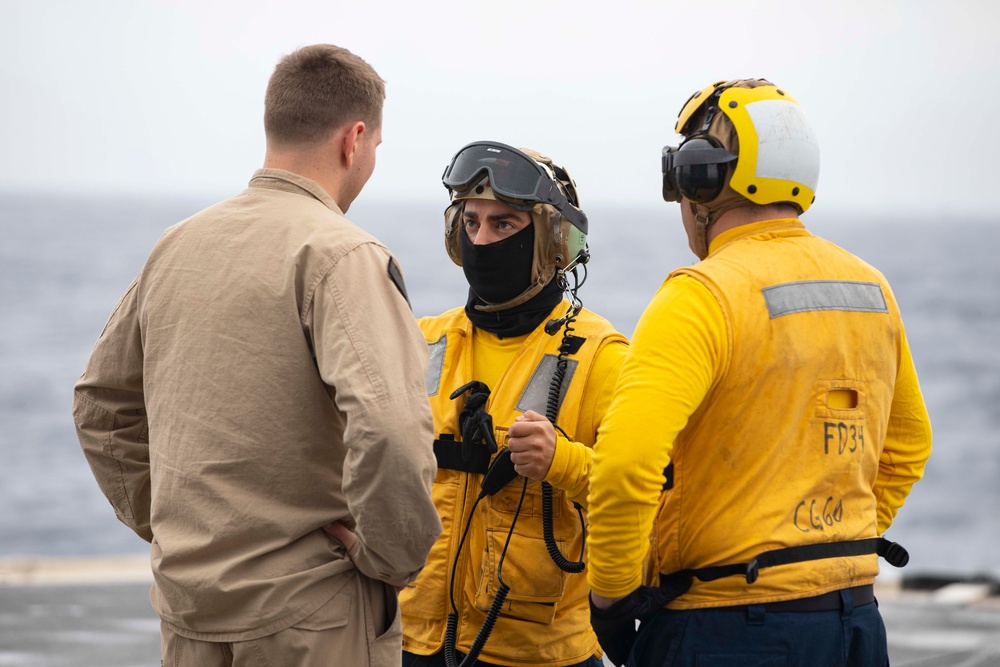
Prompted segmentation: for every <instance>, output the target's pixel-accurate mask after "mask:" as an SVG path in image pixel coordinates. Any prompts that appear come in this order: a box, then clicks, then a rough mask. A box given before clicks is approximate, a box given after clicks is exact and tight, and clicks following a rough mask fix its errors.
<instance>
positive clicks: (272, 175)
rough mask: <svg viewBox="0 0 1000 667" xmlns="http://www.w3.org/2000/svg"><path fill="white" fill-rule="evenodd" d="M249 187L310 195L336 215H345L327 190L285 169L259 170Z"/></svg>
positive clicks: (251, 179) (254, 174)
mask: <svg viewBox="0 0 1000 667" xmlns="http://www.w3.org/2000/svg"><path fill="white" fill-rule="evenodd" d="M249 186H250V187H251V188H270V189H271V190H281V191H282V192H291V193H294V194H300V195H308V196H311V197H313V198H315V199H318V200H319V201H321V202H323V205H324V206H326V207H327V208H328V209H330V210H331V211H333V212H334V213H337V214H338V215H344V212H343V211H341V210H340V206H338V205H337V202H335V201H333V197H331V196H330V195H329V194H327V192H326V190H324V189H323V188H322V187H320V184H319V183H317V182H316V181H314V180H312V179H309V178H306V177H305V176H299V175H298V174H296V173H294V172H291V171H285V170H284V169H258V170H257V171H255V172H254V173H253V176H252V177H251V178H250V184H249Z"/></svg>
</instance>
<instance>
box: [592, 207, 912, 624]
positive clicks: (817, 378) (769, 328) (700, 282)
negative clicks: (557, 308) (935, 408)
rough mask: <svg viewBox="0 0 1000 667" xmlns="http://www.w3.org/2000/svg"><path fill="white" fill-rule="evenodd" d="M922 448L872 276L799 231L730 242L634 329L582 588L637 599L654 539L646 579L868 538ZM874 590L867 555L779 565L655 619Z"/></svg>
mask: <svg viewBox="0 0 1000 667" xmlns="http://www.w3.org/2000/svg"><path fill="white" fill-rule="evenodd" d="M930 447H931V431H930V423H929V420H928V417H927V411H926V408H925V406H924V402H923V398H922V396H921V393H920V387H919V385H918V383H917V376H916V372H915V370H914V367H913V362H912V359H911V357H910V352H909V348H908V346H907V342H906V337H905V335H904V331H903V324H902V321H901V319H900V315H899V309H898V307H897V305H896V302H895V300H894V298H893V295H892V292H891V290H890V288H889V285H888V283H887V282H886V280H885V278H884V277H883V276H882V275H881V273H879V272H878V271H877V270H875V269H874V268H872V267H871V266H869V265H868V264H866V263H864V262H863V261H861V260H860V259H858V258H856V257H854V256H853V255H851V254H850V253H848V252H846V251H844V250H842V249H840V248H838V247H837V246H835V245H833V244H831V243H829V242H827V241H824V240H823V239H820V238H818V237H815V236H813V235H812V234H810V233H809V232H808V231H806V229H805V228H804V227H803V226H802V224H801V223H800V222H799V221H798V220H773V221H768V222H762V223H754V224H750V225H746V226H742V227H738V228H736V229H733V230H729V231H727V232H724V233H723V234H721V235H720V236H719V237H718V238H717V239H715V241H714V242H713V244H712V248H711V253H710V254H709V256H708V258H706V259H705V260H704V261H702V262H700V263H698V264H696V265H694V266H692V267H687V268H684V269H680V270H678V271H675V272H674V273H673V274H671V276H670V277H669V278H668V279H667V281H666V282H665V283H664V285H663V286H662V287H661V289H660V291H659V293H658V294H657V295H656V297H655V298H654V299H653V301H652V303H651V304H650V306H649V307H648V309H647V310H646V312H645V313H644V315H643V317H642V319H641V320H640V322H639V324H638V327H637V328H636V333H635V337H634V339H633V341H632V345H631V347H630V350H629V354H628V357H627V359H626V362H625V365H624V367H623V369H622V374H621V379H620V382H619V385H618V390H617V392H616V396H615V400H614V402H613V403H612V407H611V409H610V411H609V414H608V416H607V418H606V420H605V424H604V426H603V427H602V432H601V437H600V439H599V441H598V444H597V446H596V447H595V454H594V470H593V472H592V476H591V485H590V513H591V514H590V520H591V533H590V542H589V544H590V557H591V562H590V568H589V580H590V583H591V585H592V587H593V589H594V590H595V591H596V592H597V593H599V594H600V595H604V596H607V597H617V596H621V595H625V594H627V593H629V592H630V591H632V590H634V589H635V588H636V587H637V586H639V585H640V583H642V565H643V560H644V557H645V556H646V552H647V548H648V546H649V539H648V536H649V535H650V529H651V528H653V527H654V523H655V534H654V541H655V544H656V549H655V553H654V554H653V555H654V556H655V561H656V563H657V565H658V570H659V571H660V572H662V573H670V572H675V571H677V570H681V569H685V568H700V567H707V566H714V565H726V564H731V563H745V562H747V561H749V560H751V559H752V558H754V557H755V556H757V555H758V554H760V553H761V552H764V551H768V550H772V549H779V548H783V547H789V546H795V545H804V544H814V543H821V542H837V541H848V540H858V539H864V538H871V537H875V536H877V535H880V534H882V533H884V532H885V530H886V529H888V527H889V525H890V524H891V522H892V519H893V517H894V516H895V514H896V511H897V510H898V509H899V507H900V506H901V505H902V504H903V501H904V500H905V498H906V496H907V494H908V493H909V490H910V487H911V486H912V485H913V483H914V482H916V481H917V480H918V479H920V477H921V476H922V474H923V469H924V465H925V463H926V460H927V457H928V456H929V454H930ZM668 462H672V463H673V464H674V485H673V488H672V489H671V490H669V491H666V492H662V493H661V484H662V482H663V477H662V474H661V471H662V470H663V468H664V466H665V465H666V464H667V463H668ZM654 520H655V522H654ZM877 572H878V561H877V557H876V556H874V555H870V556H858V557H850V558H829V559H823V560H816V561H811V562H805V563H792V564H788V565H781V566H776V567H773V568H768V569H765V570H762V571H761V573H760V578H759V579H758V580H757V582H756V583H754V584H747V583H746V581H745V580H744V579H743V578H742V577H738V576H730V577H725V578H723V579H719V580H716V581H713V582H707V583H706V582H701V581H698V580H695V582H694V585H693V586H692V588H691V590H690V591H689V592H688V593H687V594H685V595H683V596H681V597H680V598H678V599H677V600H675V601H674V602H673V603H671V604H670V605H669V606H670V607H671V608H676V609H690V608H699V607H712V606H725V605H737V604H748V603H763V602H770V601H778V600H786V599H794V598H800V597H809V596H813V595H818V594H821V593H824V592H826V591H830V590H837V589H840V588H845V587H849V586H857V585H862V584H867V583H871V582H872V581H873V580H874V577H875V575H876V574H877ZM646 583H650V582H646Z"/></svg>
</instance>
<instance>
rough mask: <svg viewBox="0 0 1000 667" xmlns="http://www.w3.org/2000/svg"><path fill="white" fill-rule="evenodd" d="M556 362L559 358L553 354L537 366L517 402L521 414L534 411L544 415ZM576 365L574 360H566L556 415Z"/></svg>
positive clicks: (547, 355)
mask: <svg viewBox="0 0 1000 667" xmlns="http://www.w3.org/2000/svg"><path fill="white" fill-rule="evenodd" d="M558 360H559V358H558V357H557V356H556V355H554V354H546V355H545V357H544V358H543V359H542V362H541V363H540V364H538V368H536V369H535V372H534V373H532V375H531V381H529V382H528V386H527V387H525V388H524V392H523V393H522V394H521V398H519V399H518V401H517V409H518V410H520V411H521V412H527V411H528V410H534V411H535V412H537V413H539V414H542V415H544V414H545V409H546V406H547V405H548V402H549V387H551V386H552V376H553V375H555V373H556V362H557V361H558ZM577 363H578V362H577V360H576V359H567V360H566V375H565V376H564V377H563V381H562V388H561V389H560V391H559V405H558V406H557V410H556V414H558V407H561V406H562V402H563V399H564V398H565V397H566V390H567V389H569V383H570V382H572V381H573V373H574V372H576V366H577Z"/></svg>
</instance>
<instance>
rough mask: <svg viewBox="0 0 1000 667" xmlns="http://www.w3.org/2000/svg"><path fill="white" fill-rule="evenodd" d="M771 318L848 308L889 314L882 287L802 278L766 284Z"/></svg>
mask: <svg viewBox="0 0 1000 667" xmlns="http://www.w3.org/2000/svg"><path fill="white" fill-rule="evenodd" d="M762 291H763V292H764V300H765V301H766V302H767V312H769V313H770V314H771V319H774V318H776V317H781V316H782V315H789V314H791V313H804V312H808V311H810V310H851V311H860V312H865V313H888V312H889V309H888V307H886V304H885V295H883V294H882V286H881V285H879V284H878V283H861V282H854V281H849V280H802V281H799V282H794V283H783V284H781V285H772V286H771V287H765V288H764V289H763V290H762Z"/></svg>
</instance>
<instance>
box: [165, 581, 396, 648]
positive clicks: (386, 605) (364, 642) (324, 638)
mask: <svg viewBox="0 0 1000 667" xmlns="http://www.w3.org/2000/svg"><path fill="white" fill-rule="evenodd" d="M160 629H161V632H162V647H163V660H162V661H161V662H160V664H161V665H162V667H399V666H400V664H401V663H402V652H403V632H402V625H401V622H400V616H399V605H398V604H397V602H396V591H395V589H393V588H392V587H391V586H389V585H387V584H384V583H382V582H380V581H375V580H373V579H369V578H368V577H365V576H363V575H361V574H360V573H357V572H356V573H355V576H354V577H353V580H352V581H351V582H349V583H347V584H346V585H345V586H344V588H342V589H341V591H340V592H339V593H337V594H336V595H334V596H333V597H332V598H331V599H330V601H329V602H327V603H326V604H325V605H323V606H322V607H320V608H319V609H318V610H316V612H315V613H313V614H312V615H311V616H308V617H307V618H305V619H303V620H302V621H300V622H298V623H296V624H295V625H294V626H292V627H290V628H287V629H285V630H281V631H279V632H276V633H274V634H273V635H268V636H266V637H261V638H259V639H251V640H247V641H234V642H212V641H203V640H198V639H189V638H187V637H182V636H181V635H178V634H177V633H176V632H174V631H173V630H171V629H170V628H168V627H167V626H166V625H165V624H164V623H162V622H161V623H160Z"/></svg>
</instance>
